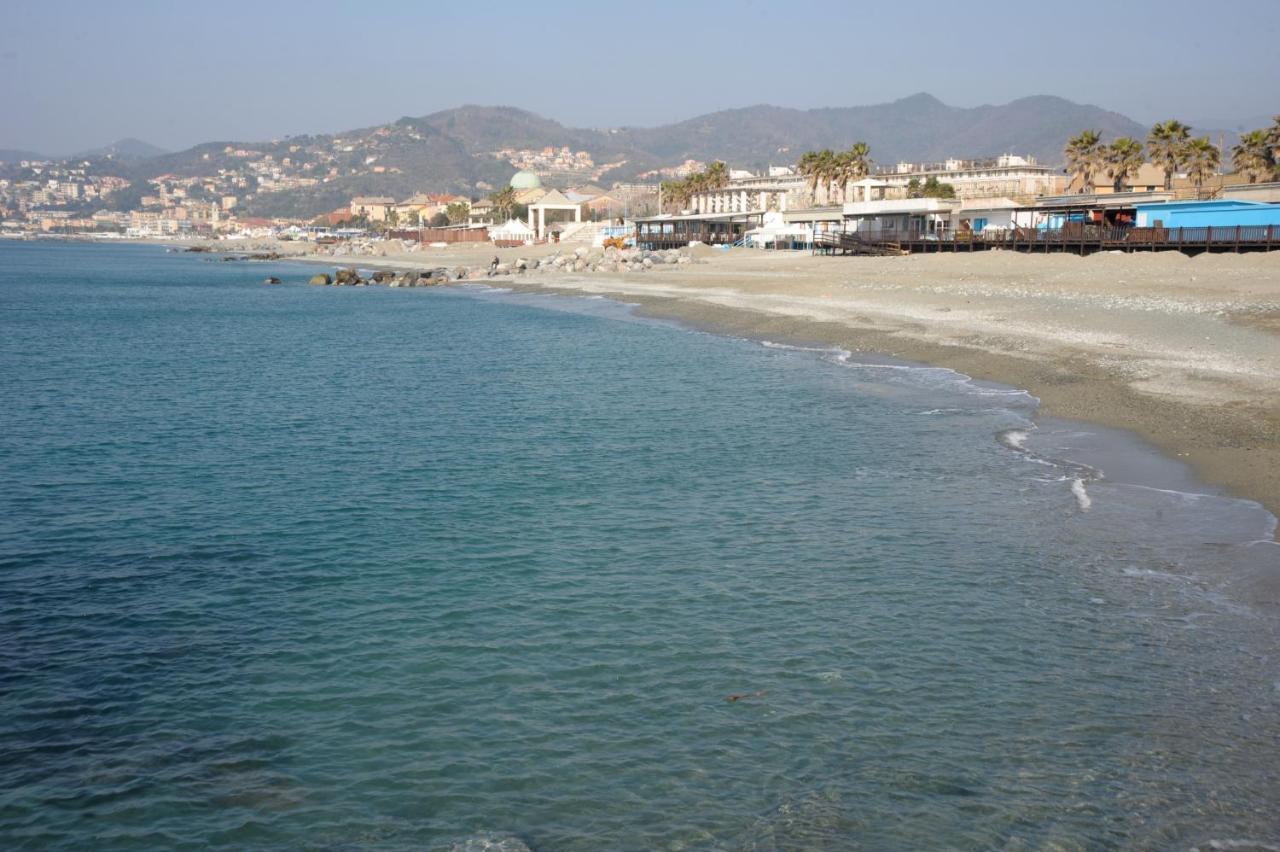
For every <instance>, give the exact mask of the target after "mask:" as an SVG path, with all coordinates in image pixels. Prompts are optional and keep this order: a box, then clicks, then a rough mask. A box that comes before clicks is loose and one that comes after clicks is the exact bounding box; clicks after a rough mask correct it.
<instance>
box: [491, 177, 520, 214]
mask: <svg viewBox="0 0 1280 852" xmlns="http://www.w3.org/2000/svg"><path fill="white" fill-rule="evenodd" d="M489 203H491V204H492V205H493V209H494V211H495V212H497V214H498V215H499V216H500V217H501V219H502V221H503V222H505V221H507V220H508V219H510V218H511V211H512V210H514V209H515V206H516V191H515V188H514V187H512V186H510V185H508V186H507V187H506V188H505V189H500V190H498V191H497V192H495V193H493V194H491V195H490V196H489Z"/></svg>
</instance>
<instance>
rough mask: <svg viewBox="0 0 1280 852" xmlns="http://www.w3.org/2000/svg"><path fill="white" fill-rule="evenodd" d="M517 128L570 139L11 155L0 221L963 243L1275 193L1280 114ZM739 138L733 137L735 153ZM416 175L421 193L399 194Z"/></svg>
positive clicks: (498, 123)
mask: <svg viewBox="0 0 1280 852" xmlns="http://www.w3.org/2000/svg"><path fill="white" fill-rule="evenodd" d="M442 128H444V129H442ZM446 129H447V131H448V132H446ZM513 133H523V134H524V135H525V136H526V137H527V138H529V139H530V140H545V139H547V138H549V137H552V136H557V135H563V134H568V135H571V136H572V135H573V132H571V131H567V130H566V129H564V128H561V127H560V126H559V125H555V124H554V123H553V122H547V121H546V120H545V119H538V118H537V117H535V116H530V115H529V114H527V113H521V112H519V111H512V110H505V109H501V108H497V109H489V108H464V110H462V111H458V112H457V113H456V114H451V115H449V116H448V118H447V120H442V119H439V118H438V117H427V118H424V119H401V120H400V121H398V122H396V123H394V124H391V125H382V126H378V127H374V128H369V129H366V130H362V131H353V132H349V133H344V134H337V135H332V136H316V137H297V138H292V139H286V140H277V141H274V142H271V143H263V144H256V145H243V144H230V143H227V144H209V145H204V146H198V147H197V148H193V149H191V150H189V151H186V152H181V153H179V154H160V155H156V156H152V157H143V158H141V159H136V158H135V159H130V158H123V157H117V156H116V155H115V154H114V153H107V154H105V155H103V156H98V157H88V158H74V159H71V160H61V161H59V160H43V159H21V160H18V161H16V162H12V163H7V162H0V233H3V234H4V235H6V236H29V235H38V234H94V235H99V236H116V237H123V238H137V239H147V238H175V237H201V238H217V237H264V236H277V237H281V236H282V237H286V238H289V239H299V240H304V239H305V240H340V239H351V238H355V237H359V238H370V237H375V238H376V237H391V238H396V239H402V240H409V241H416V242H419V243H423V242H451V241H460V240H467V241H474V240H477V239H484V238H486V236H485V235H487V234H488V233H489V231H490V230H492V231H494V232H495V233H498V234H500V237H499V239H501V240H502V241H503V242H512V241H515V242H519V241H529V242H536V241H545V240H559V239H564V238H567V237H569V236H570V235H571V234H577V235H578V239H580V240H581V239H584V238H586V237H587V236H588V235H591V236H593V237H598V238H601V239H603V238H605V237H606V236H608V237H615V236H617V232H618V231H619V229H622V230H625V231H627V232H628V233H631V234H632V236H631V239H632V241H634V242H637V243H649V244H659V243H661V244H687V243H688V242H691V241H702V242H712V243H733V244H749V243H751V242H753V239H752V238H753V236H754V242H755V243H757V244H760V243H764V244H768V245H770V246H772V247H775V248H779V247H791V248H795V247H802V246H810V247H811V246H813V245H814V243H815V240H816V235H817V234H819V233H824V232H830V231H833V230H838V231H841V232H850V231H861V232H863V233H864V234H865V233H866V232H868V231H869V230H876V231H881V232H882V231H887V230H895V229H896V230H900V231H903V232H908V231H910V232H915V233H925V234H927V235H928V236H929V237H930V238H931V239H951V238H953V237H954V235H956V234H958V233H974V232H982V231H984V230H998V229H1011V228H1018V227H1045V226H1047V225H1049V224H1052V223H1055V222H1056V223H1059V224H1060V223H1061V222H1063V221H1067V222H1070V221H1076V219H1072V216H1077V217H1084V220H1087V221H1091V222H1097V223H1106V224H1109V225H1117V226H1128V225H1131V224H1133V223H1135V222H1137V221H1138V219H1139V218H1140V211H1139V209H1138V207H1139V205H1140V204H1143V203H1165V202H1175V201H1176V202H1188V201H1193V202H1208V201H1214V200H1228V199H1230V200H1235V201H1239V202H1241V203H1263V204H1273V203H1275V202H1278V201H1280V195H1278V194H1277V189H1276V184H1275V182H1276V181H1277V180H1280V173H1278V169H1280V161H1278V159H1277V154H1276V150H1277V138H1278V134H1280V121H1278V122H1277V123H1276V124H1275V126H1272V127H1267V128H1260V129H1258V130H1256V131H1250V132H1247V133H1244V134H1242V135H1240V136H1239V137H1238V140H1237V142H1236V144H1235V145H1233V146H1232V147H1231V148H1230V149H1229V150H1227V149H1226V148H1225V147H1224V143H1223V142H1222V141H1221V140H1220V141H1218V142H1217V143H1215V142H1214V140H1213V139H1212V138H1211V136H1209V135H1207V134H1206V135H1200V136H1197V135H1195V134H1194V133H1193V132H1192V128H1190V127H1188V126H1186V125H1183V124H1181V123H1180V122H1177V121H1175V120H1170V121H1166V122H1162V123H1160V124H1157V125H1155V126H1154V127H1152V128H1150V129H1149V130H1147V131H1145V132H1143V133H1140V134H1139V135H1137V136H1131V135H1112V136H1110V138H1109V136H1108V134H1107V133H1106V131H1104V130H1102V129H1086V130H1082V131H1079V132H1078V133H1076V134H1075V135H1068V136H1066V137H1065V138H1064V139H1060V140H1059V142H1058V145H1059V151H1060V155H1059V159H1060V161H1061V162H1063V163H1065V167H1064V166H1058V165H1049V164H1045V163H1043V162H1041V161H1040V160H1039V159H1038V158H1037V157H1036V156H1035V155H1034V154H1033V153H1030V152H1022V153H1015V152H1006V153H1001V154H997V155H994V156H985V157H961V156H952V157H943V158H940V159H928V160H907V159H893V160H889V161H887V162H880V161H878V160H877V158H876V149H874V148H873V146H872V145H871V144H868V143H867V142H865V141H858V142H854V143H853V144H852V145H851V146H850V147H849V148H847V149H839V150H833V149H831V148H821V149H819V148H814V149H811V150H808V151H805V152H804V153H799V154H795V153H793V151H794V152H798V151H799V150H800V149H799V148H798V147H792V146H775V148H774V153H775V155H776V156H777V157H778V158H779V159H781V160H782V162H777V161H776V160H775V161H773V162H768V163H765V164H763V165H759V164H753V163H752V162H750V161H743V162H733V161H731V159H730V158H728V157H716V156H709V157H706V158H705V159H697V158H694V157H690V156H687V154H688V153H689V151H690V150H691V149H689V148H687V147H682V148H680V149H679V150H678V152H677V153H676V154H675V156H674V157H673V158H672V159H671V160H669V161H666V162H663V161H660V160H657V161H655V156H654V155H653V154H652V153H644V154H636V153H635V152H634V150H633V151H632V153H631V154H627V155H623V154H621V153H619V151H621V150H622V149H621V148H618V147H615V150H614V152H613V153H612V154H610V155H601V154H599V153H598V152H593V150H591V149H589V148H587V147H576V146H572V145H541V146H536V145H532V144H525V145H515V144H503V145H498V146H496V147H495V146H492V144H491V143H492V142H494V141H501V140H502V139H505V138H508V137H509V136H510V135H511V134H513ZM606 135H607V136H608V137H609V138H611V139H612V138H614V137H621V136H625V135H626V134H625V133H624V132H622V131H611V132H610V133H609V134H606ZM463 139H466V140H468V142H467V144H466V145H464V144H463V143H462V142H461V141H460V140H463ZM134 142H135V143H136V140H134ZM486 143H489V144H487V145H486ZM136 144H143V143H136ZM734 144H735V142H734V141H733V140H732V139H730V138H728V137H727V138H726V140H725V147H726V148H728V149H732V148H733V147H734ZM468 146H470V147H473V148H479V147H482V146H483V150H480V151H479V152H478V153H474V154H473V153H469V151H468ZM623 147H625V146H623ZM904 147H905V148H910V147H911V145H910V144H900V145H898V146H897V148H904ZM891 150H895V149H891ZM632 158H635V159H636V160H638V162H635V163H632V162H631V159H632ZM460 175H461V177H460ZM606 176H613V177H614V179H612V180H610V179H606ZM404 186H410V187H415V189H414V190H413V191H409V192H398V191H397V189H398V188H399V187H404ZM353 188H355V189H356V190H357V191H352V189H353ZM366 188H372V189H373V191H367V189H366ZM384 188H385V189H384ZM360 189H366V191H358V190H360ZM1251 215H1253V217H1254V218H1253V219H1250V221H1251V222H1252V221H1254V219H1257V215H1256V211H1255V214H1251ZM1055 217H1056V218H1055ZM1064 217H1065V218H1064ZM641 224H643V225H644V227H640V225H641ZM659 226H661V227H659ZM655 228H657V230H656V231H655ZM655 234H656V235H657V236H656V237H655ZM646 236H647V237H648V239H646Z"/></svg>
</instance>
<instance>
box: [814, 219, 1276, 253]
mask: <svg viewBox="0 0 1280 852" xmlns="http://www.w3.org/2000/svg"><path fill="white" fill-rule="evenodd" d="M991 249H1005V250H1007V251H1020V252H1028V253H1036V252H1042V253H1045V254H1049V253H1052V252H1070V253H1071V254H1081V255H1083V254H1093V253H1095V252H1100V251H1123V252H1135V251H1180V252H1182V253H1183V254H1190V255H1195V254H1202V253H1204V252H1218V253H1225V252H1246V251H1275V250H1280V226H1276V225H1260V226H1256V227H1250V226H1239V227H1227V228H1222V227H1219V228H1118V227H1102V226H1097V225H1072V226H1068V227H1065V228H1059V229H1055V230H1039V229H1033V228H1018V229H1016V230H1008V231H998V232H994V233H992V232H989V231H988V232H983V233H981V234H946V235H941V236H939V235H935V234H919V233H901V234H895V233H892V232H887V231H886V232H875V233H858V232H852V233H845V232H841V231H834V232H827V233H822V232H819V233H818V234H816V235H815V236H814V242H813V251H814V253H815V254H839V255H895V254H927V253H930V252H962V251H988V250H991Z"/></svg>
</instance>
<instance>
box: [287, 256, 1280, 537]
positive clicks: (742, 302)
mask: <svg viewBox="0 0 1280 852" xmlns="http://www.w3.org/2000/svg"><path fill="white" fill-rule="evenodd" d="M289 248H290V249H293V250H297V249H298V248H300V246H297V245H296V244H294V245H291V246H289ZM572 248H573V247H572V246H536V247H525V248H523V249H495V248H494V247H492V246H488V245H485V246H475V245H470V246H467V245H460V246H452V247H449V248H447V249H423V250H419V251H415V252H403V253H398V252H388V253H386V254H385V255H382V256H377V255H337V256H331V255H314V254H313V255H309V256H308V255H302V256H292V257H288V258H282V259H281V260H287V261H304V262H306V263H308V264H323V265H327V266H330V267H340V266H350V265H355V266H359V267H364V268H368V269H385V270H397V271H401V270H405V269H411V268H423V267H431V266H456V265H465V266H470V267H471V268H473V269H474V268H482V267H483V266H484V265H485V264H486V263H487V262H488V261H489V260H490V259H492V257H493V256H494V255H497V256H498V257H499V258H500V259H501V260H502V261H503V262H504V263H505V262H510V261H513V260H514V259H515V258H517V257H526V258H532V257H540V256H546V255H548V254H553V253H555V252H556V251H557V250H560V251H566V252H568V251H572ZM707 254H709V260H708V261H707V262H705V263H699V264H696V265H685V266H680V267H665V268H657V269H654V270H649V271H647V272H644V273H641V274H634V273H592V274H581V273H579V274H572V273H561V272H557V273H542V272H539V273H535V274H526V275H518V276H505V277H499V278H496V279H480V280H481V281H488V282H491V283H493V284H495V285H500V286H505V287H512V288H513V289H515V290H518V291H522V292H533V293H537V292H544V293H564V294H578V295H583V294H585V295H600V296H604V297H606V298H612V299H615V300H618V301H623V302H629V303H633V304H636V305H638V308H637V310H638V311H639V312H641V313H642V314H644V315H647V316H651V317H654V318H660V319H665V320H670V321H675V322H679V323H682V324H685V325H688V326H691V327H694V328H698V329H702V330H705V331H709V332H713V333H719V334H727V335H732V336H737V337H744V338H749V339H755V340H771V341H775V342H780V343H793V344H797V345H810V346H822V347H838V348H842V349H848V350H850V351H852V352H856V353H865V354H869V355H870V354H882V355H887V356H891V357H895V358H900V359H904V360H908V361H914V362H918V363H922V364H928V365H932V366H938V367H946V368H949V369H953V370H956V371H957V372H960V373H964V374H965V375H968V376H971V377H972V378H974V379H978V380H983V381H993V382H998V383H1000V384H1004V385H1009V386H1012V387H1017V388H1020V389H1024V390H1026V391H1027V392H1029V393H1031V394H1032V395H1033V396H1035V397H1037V398H1038V399H1039V400H1040V407H1039V410H1038V414H1039V415H1040V416H1044V417H1054V418H1065V419H1070V420H1079V421H1086V422H1091V423H1097V424H1099V425H1102V426H1105V427H1109V428H1116V429H1123V430H1126V431H1130V432H1133V433H1135V434H1136V435H1137V436H1139V437H1140V438H1141V439H1143V440H1144V441H1146V442H1147V443H1149V444H1151V445H1152V446H1154V447H1155V448H1156V449H1158V450H1160V451H1161V452H1163V453H1164V454H1166V455H1168V456H1169V457H1171V458H1174V459H1177V460H1178V461H1181V462H1183V463H1185V464H1187V465H1188V466H1189V467H1190V468H1191V469H1192V470H1193V471H1194V472H1195V474H1196V475H1197V476H1198V478H1199V479H1200V480H1201V481H1202V482H1203V483H1205V484H1206V485H1208V486H1211V487H1216V488H1221V489H1224V490H1225V491H1226V492H1228V493H1231V494H1233V495H1235V496H1239V497H1243V498H1246V499H1249V500H1254V501H1256V502H1258V503H1260V504H1262V505H1263V506H1264V507H1265V508H1266V509H1267V510H1268V511H1269V512H1270V513H1271V514H1272V515H1276V516H1280V253H1273V254H1255V255H1205V256H1201V257H1197V258H1188V257H1185V256H1183V255H1181V254H1177V253H1168V252H1166V253H1160V254H1134V255H1094V256H1091V257H1085V258H1080V257H1075V256H1071V255H1047V256H1028V255H1019V254H1013V253H1009V252H984V253H979V254H976V255H915V256H908V257H892V258H840V257H822V256H812V255H808V254H801V253H791V252H777V253H775V252H762V251H752V250H734V251H727V252H720V251H716V252H708V253H707Z"/></svg>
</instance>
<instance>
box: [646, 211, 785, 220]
mask: <svg viewBox="0 0 1280 852" xmlns="http://www.w3.org/2000/svg"><path fill="white" fill-rule="evenodd" d="M762 216H764V211H762V210H756V211H751V212H747V213H682V214H680V215H679V216H673V215H672V214H670V213H663V214H662V215H661V216H639V217H637V218H636V220H635V221H637V222H745V221H747V220H749V219H759V218H761V217H762Z"/></svg>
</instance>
